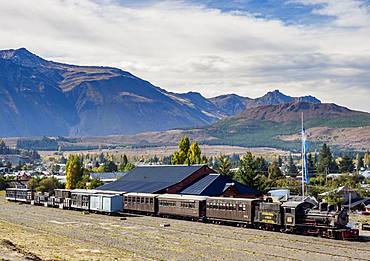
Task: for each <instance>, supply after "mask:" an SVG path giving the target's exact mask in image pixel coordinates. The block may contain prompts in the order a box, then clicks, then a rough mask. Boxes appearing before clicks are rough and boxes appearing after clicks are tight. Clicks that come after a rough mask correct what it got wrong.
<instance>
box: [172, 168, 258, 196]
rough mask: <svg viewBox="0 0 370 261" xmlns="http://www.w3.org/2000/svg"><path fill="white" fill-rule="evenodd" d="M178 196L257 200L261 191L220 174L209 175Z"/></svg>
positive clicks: (180, 192)
mask: <svg viewBox="0 0 370 261" xmlns="http://www.w3.org/2000/svg"><path fill="white" fill-rule="evenodd" d="M178 194H185V195H197V196H213V197H240V198H255V197H258V196H261V192H260V191H258V190H256V189H253V188H250V187H248V186H245V185H243V184H241V183H239V182H237V181H234V180H232V179H231V178H229V177H227V176H223V175H220V174H218V173H211V174H208V175H207V176H205V177H203V178H202V179H200V180H198V181H197V182H195V183H193V184H192V185H190V186H188V187H187V188H185V189H183V190H181V191H179V192H178Z"/></svg>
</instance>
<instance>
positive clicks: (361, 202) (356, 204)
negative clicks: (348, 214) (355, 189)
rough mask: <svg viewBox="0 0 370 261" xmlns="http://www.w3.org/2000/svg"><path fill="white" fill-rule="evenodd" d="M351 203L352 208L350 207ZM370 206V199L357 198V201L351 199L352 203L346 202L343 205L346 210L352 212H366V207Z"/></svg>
mask: <svg viewBox="0 0 370 261" xmlns="http://www.w3.org/2000/svg"><path fill="white" fill-rule="evenodd" d="M350 203H351V206H350V205H349V204H350ZM369 204H370V198H357V199H355V200H352V199H351V202H349V201H346V202H345V203H344V204H343V207H344V208H347V209H348V208H351V210H359V211H365V210H366V206H368V205H369Z"/></svg>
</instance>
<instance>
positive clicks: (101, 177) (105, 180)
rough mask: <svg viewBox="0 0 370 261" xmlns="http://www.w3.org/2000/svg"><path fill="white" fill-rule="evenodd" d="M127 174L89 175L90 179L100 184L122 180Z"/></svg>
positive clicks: (104, 173)
mask: <svg viewBox="0 0 370 261" xmlns="http://www.w3.org/2000/svg"><path fill="white" fill-rule="evenodd" d="M126 174H127V172H103V173H91V174H90V178H91V179H98V180H100V181H101V182H103V183H104V184H105V183H110V182H113V181H116V180H118V179H120V178H122V177H123V176H124V175H126Z"/></svg>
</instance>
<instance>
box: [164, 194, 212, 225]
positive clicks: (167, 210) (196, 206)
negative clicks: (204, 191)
mask: <svg viewBox="0 0 370 261" xmlns="http://www.w3.org/2000/svg"><path fill="white" fill-rule="evenodd" d="M206 200H207V197H204V196H192V195H178V194H163V195H160V196H158V215H160V216H166V217H180V218H185V219H193V220H203V219H205V217H206Z"/></svg>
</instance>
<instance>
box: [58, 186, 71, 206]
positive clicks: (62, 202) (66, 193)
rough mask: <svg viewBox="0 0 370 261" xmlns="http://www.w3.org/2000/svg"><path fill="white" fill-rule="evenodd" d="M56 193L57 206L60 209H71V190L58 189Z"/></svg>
mask: <svg viewBox="0 0 370 261" xmlns="http://www.w3.org/2000/svg"><path fill="white" fill-rule="evenodd" d="M54 192H55V204H56V205H57V206H59V208H67V209H68V208H70V207H71V190H70V189H56V190H54Z"/></svg>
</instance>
